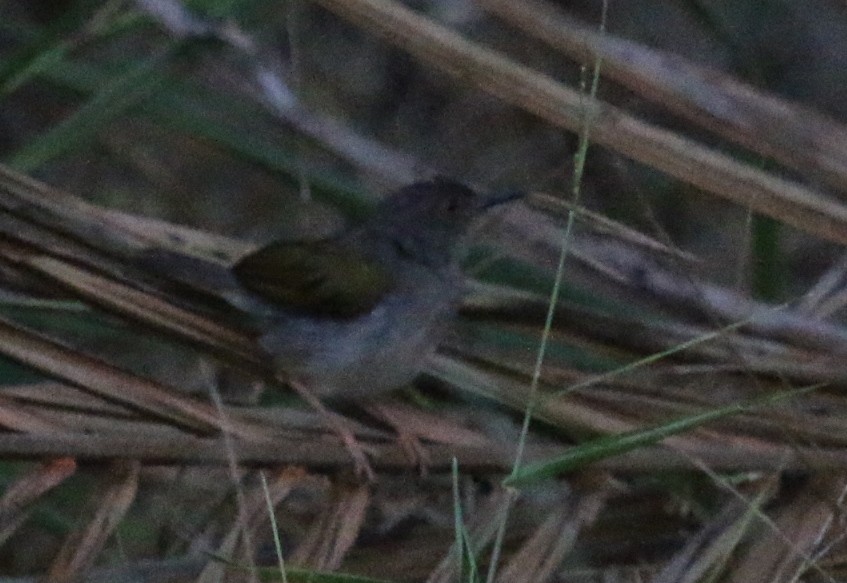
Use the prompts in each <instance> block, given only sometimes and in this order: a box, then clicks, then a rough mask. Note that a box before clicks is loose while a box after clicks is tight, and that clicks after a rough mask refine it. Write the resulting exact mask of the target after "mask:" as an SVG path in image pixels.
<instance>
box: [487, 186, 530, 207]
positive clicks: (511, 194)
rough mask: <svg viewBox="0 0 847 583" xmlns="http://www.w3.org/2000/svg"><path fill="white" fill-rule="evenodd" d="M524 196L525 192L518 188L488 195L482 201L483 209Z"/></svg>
mask: <svg viewBox="0 0 847 583" xmlns="http://www.w3.org/2000/svg"><path fill="white" fill-rule="evenodd" d="M524 196H526V192H523V191H520V190H508V191H505V192H499V193H496V194H494V195H492V196H489V197H488V198H486V199H485V200H484V201H483V202H482V208H483V209H490V208H492V207H495V206H499V205H501V204H505V203H507V202H511V201H513V200H518V199H520V198H523V197H524Z"/></svg>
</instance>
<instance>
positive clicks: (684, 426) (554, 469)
mask: <svg viewBox="0 0 847 583" xmlns="http://www.w3.org/2000/svg"><path fill="white" fill-rule="evenodd" d="M822 386H823V385H811V386H808V387H801V388H799V389H791V390H788V391H780V392H778V393H775V394H773V395H768V396H766V397H762V398H760V399H754V400H751V401H746V402H744V403H737V404H733V405H728V406H726V407H720V408H717V409H712V410H710V411H706V412H705V413H698V414H696V415H690V416H686V417H682V418H680V419H675V420H673V421H670V422H668V423H664V424H662V425H658V426H655V427H650V428H648V429H641V430H637V431H631V432H628V433H623V434H620V435H609V436H605V437H601V438H599V439H595V440H593V441H590V442H588V443H584V444H582V445H579V446H577V447H574V448H572V449H570V450H569V451H568V452H567V453H566V454H564V455H562V456H560V457H557V458H554V459H551V460H546V461H541V462H536V463H534V464H528V465H526V466H524V467H523V468H521V469H520V470H518V471H517V472H515V473H514V474H512V475H511V476H509V477H508V478H506V479H505V480H504V481H503V485H504V486H522V485H526V484H530V483H533V482H537V481H539V480H543V479H547V478H553V477H556V476H558V475H560V474H562V473H564V472H568V471H571V470H575V469H577V468H580V467H583V466H585V465H587V464H590V463H592V462H595V461H597V460H601V459H605V458H608V457H612V456H615V455H619V454H622V453H626V452H628V451H632V450H634V449H637V448H639V447H645V446H648V445H653V444H655V443H658V442H660V441H662V440H663V439H665V438H667V437H670V436H672V435H676V434H679V433H682V432H684V431H688V430H690V429H694V428H695V427H698V426H700V425H704V424H706V423H709V422H710V421H714V420H716V419H720V418H722V417H728V416H730V415H738V414H739V413H748V412H750V411H752V410H754V409H757V408H761V407H765V406H768V405H773V404H776V403H778V402H780V401H785V400H788V399H792V398H795V397H798V396H800V395H804V394H806V393H809V392H811V391H814V390H817V389H819V388H821V387H822Z"/></svg>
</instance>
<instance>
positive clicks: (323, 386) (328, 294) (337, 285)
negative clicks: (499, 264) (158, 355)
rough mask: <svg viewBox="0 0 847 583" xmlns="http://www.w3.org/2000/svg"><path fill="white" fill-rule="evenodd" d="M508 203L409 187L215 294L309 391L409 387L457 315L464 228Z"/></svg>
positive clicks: (267, 256)
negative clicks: (246, 319)
mask: <svg viewBox="0 0 847 583" xmlns="http://www.w3.org/2000/svg"><path fill="white" fill-rule="evenodd" d="M518 196H519V195H518V194H516V193H509V194H506V195H500V196H488V197H486V196H483V195H480V194H478V193H476V192H474V191H473V190H471V189H470V188H468V187H466V186H464V185H462V184H459V183H457V182H454V181H452V180H449V179H446V178H435V179H433V180H430V181H426V182H417V183H414V184H411V185H409V186H406V187H405V188H402V189H400V190H399V191H397V192H396V193H394V194H393V195H391V196H389V197H388V198H386V199H385V200H384V201H383V202H382V203H381V204H380V205H379V206H378V207H377V208H376V209H375V212H374V213H373V215H372V216H371V217H370V218H369V219H368V220H366V221H365V222H364V223H362V224H360V225H358V226H354V227H351V228H349V229H347V230H346V231H343V232H342V233H341V234H340V235H338V236H337V237H335V238H332V239H326V240H321V241H311V242H278V243H272V244H270V245H268V246H266V247H263V248H261V249H259V250H257V251H255V252H253V253H250V254H249V255H247V256H246V257H244V258H242V259H241V260H240V261H238V262H237V263H236V264H235V265H234V266H233V267H232V269H231V271H230V273H231V275H232V276H233V278H234V281H233V282H232V284H233V285H227V286H225V287H226V289H223V290H219V291H221V293H222V294H223V295H224V297H225V298H226V299H227V300H228V301H229V302H230V303H231V304H233V305H234V306H236V307H237V308H239V309H240V310H241V311H243V312H245V313H246V314H249V315H250V318H251V321H252V325H253V327H255V329H256V330H257V335H258V336H257V337H258V343H259V345H260V346H261V348H262V349H263V350H264V351H265V352H266V353H267V354H268V355H269V356H270V357H271V358H272V359H273V362H274V366H275V368H277V369H280V370H282V371H285V372H286V374H287V375H289V376H290V377H291V378H293V379H296V380H297V381H299V382H302V383H304V384H306V385H308V386H309V387H310V389H311V390H312V391H313V392H314V393H315V394H316V395H318V396H322V397H331V398H342V399H345V400H346V399H353V398H357V397H363V396H371V395H374V394H377V393H380V392H385V391H388V390H391V389H394V388H397V387H400V386H401V385H403V384H405V383H407V382H409V381H411V380H412V378H413V377H414V376H415V375H416V374H417V373H418V372H419V371H420V369H421V367H422V366H423V364H424V361H425V360H426V358H427V357H428V356H429V355H430V354H432V352H434V350H435V348H436V347H437V344H438V341H439V339H440V338H441V336H442V334H443V332H444V330H445V328H446V327H447V325H448V324H449V323H450V322H451V320H452V319H454V318H455V317H456V313H457V310H458V307H459V304H460V301H461V297H462V292H463V276H462V272H461V269H460V262H461V259H462V256H463V251H464V249H465V240H466V238H467V234H468V233H469V231H470V230H471V228H472V226H473V225H474V224H475V223H476V222H477V219H479V218H480V217H482V216H483V215H484V214H485V213H486V211H487V210H489V209H491V208H492V207H495V206H497V205H500V204H502V203H505V202H507V201H510V200H513V199H515V198H517V197H518Z"/></svg>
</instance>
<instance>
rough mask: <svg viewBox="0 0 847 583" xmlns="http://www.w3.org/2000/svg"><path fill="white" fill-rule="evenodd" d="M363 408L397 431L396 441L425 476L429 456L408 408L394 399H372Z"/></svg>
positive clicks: (429, 459)
mask: <svg viewBox="0 0 847 583" xmlns="http://www.w3.org/2000/svg"><path fill="white" fill-rule="evenodd" d="M364 409H365V411H367V412H368V413H370V414H371V415H373V416H374V417H375V418H376V419H379V420H380V421H383V422H384V423H386V424H387V425H389V426H391V428H392V429H394V431H396V432H397V443H398V445H399V446H400V447H401V448H402V449H403V452H404V453H405V454H406V457H407V458H409V462H410V463H411V464H412V465H414V466H417V468H418V469H419V470H420V473H421V476H426V474H427V472H428V468H429V464H430V461H431V458H430V455H429V452H428V451H427V449H426V447H425V446H424V445H423V443H421V440H420V437H423V435H422V434H421V432H420V431H417V430H416V429H415V423H410V414H409V410H408V408H407V407H404V406H403V405H402V404H400V403H397V402H395V401H383V402H375V401H374V402H370V403H368V404H367V405H365V406H364Z"/></svg>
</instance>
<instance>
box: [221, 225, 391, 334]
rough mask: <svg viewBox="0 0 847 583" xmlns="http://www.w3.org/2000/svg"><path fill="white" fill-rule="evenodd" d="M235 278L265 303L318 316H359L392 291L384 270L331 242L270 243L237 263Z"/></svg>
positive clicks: (234, 268) (348, 249) (388, 274)
mask: <svg viewBox="0 0 847 583" xmlns="http://www.w3.org/2000/svg"><path fill="white" fill-rule="evenodd" d="M233 273H235V276H236V277H237V278H238V280H239V282H240V283H241V285H243V286H244V287H245V288H247V289H248V290H250V291H251V292H253V293H255V294H257V295H259V296H261V297H262V299H263V300H265V301H267V302H270V303H272V304H276V305H279V306H280V307H281V308H283V309H285V310H289V311H293V312H297V313H301V314H306V315H311V316H316V317H332V318H354V317H356V316H360V315H363V314H365V313H367V312H370V311H371V310H372V309H373V308H374V307H376V305H377V303H378V302H379V301H380V299H381V298H383V297H384V296H385V294H386V293H388V292H389V291H390V290H391V287H392V278H391V274H390V273H389V272H388V271H387V270H386V269H385V268H384V267H383V266H381V265H379V264H378V263H377V262H374V261H371V260H369V259H366V258H364V257H362V256H361V255H360V254H358V253H356V252H355V250H353V249H350V248H345V247H343V246H339V245H337V244H336V243H334V242H332V241H313V242H293V243H292V242H279V243H272V244H270V245H268V246H267V247H263V248H261V249H259V250H258V251H255V252H253V253H251V254H250V255H247V256H246V257H244V258H243V259H241V260H240V261H239V262H238V263H237V264H236V265H235V266H234V267H233Z"/></svg>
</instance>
